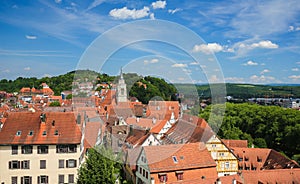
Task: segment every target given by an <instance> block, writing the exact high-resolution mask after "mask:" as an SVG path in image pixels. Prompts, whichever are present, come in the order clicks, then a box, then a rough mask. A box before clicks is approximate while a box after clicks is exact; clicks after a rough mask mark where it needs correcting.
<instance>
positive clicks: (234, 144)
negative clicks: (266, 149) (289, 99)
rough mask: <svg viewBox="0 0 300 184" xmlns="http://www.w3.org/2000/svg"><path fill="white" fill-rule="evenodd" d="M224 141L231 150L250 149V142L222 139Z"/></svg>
mask: <svg viewBox="0 0 300 184" xmlns="http://www.w3.org/2000/svg"><path fill="white" fill-rule="evenodd" d="M222 141H223V143H224V144H225V145H226V146H227V147H229V148H231V147H240V148H247V147H248V140H232V139H231V140H229V139H222Z"/></svg>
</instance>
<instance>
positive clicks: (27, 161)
mask: <svg viewBox="0 0 300 184" xmlns="http://www.w3.org/2000/svg"><path fill="white" fill-rule="evenodd" d="M27 162H28V169H30V160H27Z"/></svg>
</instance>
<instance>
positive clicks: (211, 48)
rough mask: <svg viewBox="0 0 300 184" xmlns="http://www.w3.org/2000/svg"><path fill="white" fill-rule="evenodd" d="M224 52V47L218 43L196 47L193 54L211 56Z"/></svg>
mask: <svg viewBox="0 0 300 184" xmlns="http://www.w3.org/2000/svg"><path fill="white" fill-rule="evenodd" d="M223 50H224V47H223V46H222V45H220V44H218V43H208V44H201V45H195V46H194V48H193V52H203V53H205V54H209V53H211V52H221V51H223Z"/></svg>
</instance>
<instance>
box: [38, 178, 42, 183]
mask: <svg viewBox="0 0 300 184" xmlns="http://www.w3.org/2000/svg"><path fill="white" fill-rule="evenodd" d="M40 183H41V177H39V176H38V184H40Z"/></svg>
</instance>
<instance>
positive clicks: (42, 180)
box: [38, 175, 49, 184]
mask: <svg viewBox="0 0 300 184" xmlns="http://www.w3.org/2000/svg"><path fill="white" fill-rule="evenodd" d="M48 179H49V178H48V176H44V175H42V176H38V184H48Z"/></svg>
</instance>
